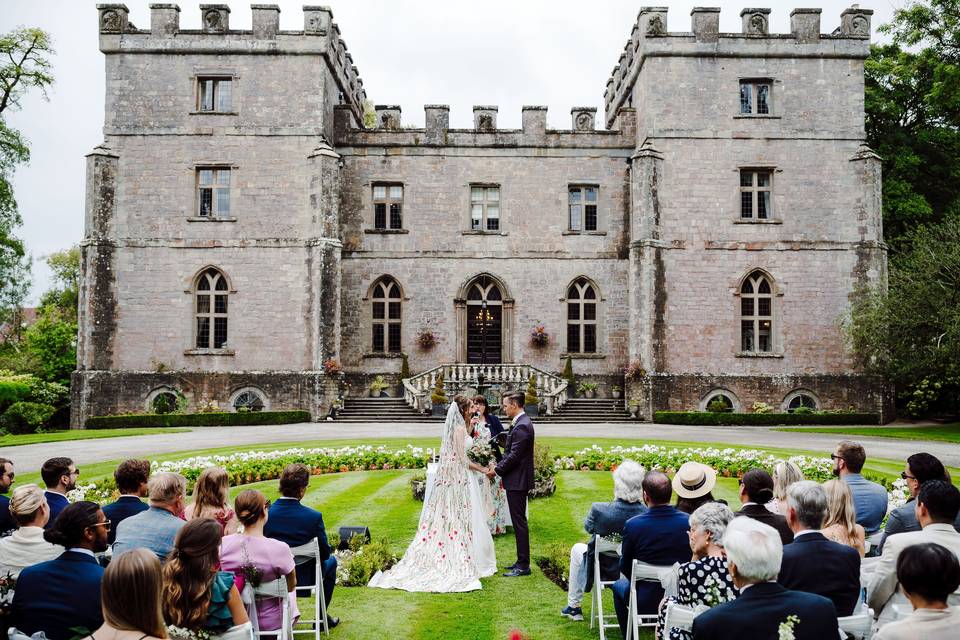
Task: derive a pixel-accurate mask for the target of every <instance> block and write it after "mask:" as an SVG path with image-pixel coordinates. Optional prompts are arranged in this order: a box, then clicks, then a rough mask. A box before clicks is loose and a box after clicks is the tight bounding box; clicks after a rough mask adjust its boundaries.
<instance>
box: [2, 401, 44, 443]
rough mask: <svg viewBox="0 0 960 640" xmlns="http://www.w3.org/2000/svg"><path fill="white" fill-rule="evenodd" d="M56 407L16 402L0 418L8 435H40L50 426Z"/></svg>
mask: <svg viewBox="0 0 960 640" xmlns="http://www.w3.org/2000/svg"><path fill="white" fill-rule="evenodd" d="M56 412H57V409H56V407H52V406H50V405H49V404H43V403H40V402H14V403H13V404H12V405H10V407H9V408H8V409H7V410H6V411H5V412H4V414H3V417H2V418H0V424H2V427H3V429H4V430H5V431H6V432H7V433H12V434H15V435H19V434H24V433H38V432H41V431H43V429H44V428H45V427H46V426H47V425H48V423H49V422H50V419H51V418H52V417H53V414H54V413H56Z"/></svg>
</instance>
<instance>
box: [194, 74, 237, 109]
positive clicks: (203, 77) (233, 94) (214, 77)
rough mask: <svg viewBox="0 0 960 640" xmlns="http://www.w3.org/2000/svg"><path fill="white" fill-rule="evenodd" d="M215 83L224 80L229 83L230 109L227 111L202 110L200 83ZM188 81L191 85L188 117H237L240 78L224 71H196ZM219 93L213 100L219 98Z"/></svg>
mask: <svg viewBox="0 0 960 640" xmlns="http://www.w3.org/2000/svg"><path fill="white" fill-rule="evenodd" d="M208 80H211V81H215V82H222V81H224V80H229V81H230V109H229V110H228V111H220V110H218V109H214V110H212V111H210V110H205V109H203V108H202V106H203V105H201V103H200V102H201V100H202V99H203V90H202V83H203V82H205V81H208ZM190 81H191V82H192V83H193V92H192V93H193V109H192V110H191V111H190V115H194V116H238V115H240V111H239V109H238V108H237V104H238V103H239V100H238V95H239V94H238V91H237V90H238V88H239V85H240V82H239V81H240V76H238V75H237V74H236V73H234V72H232V71H226V70H216V69H209V70H208V69H197V70H195V71H194V73H193V75H192V76H191V77H190ZM219 95H220V94H219V93H217V94H216V97H215V98H214V99H215V100H216V99H217V98H219Z"/></svg>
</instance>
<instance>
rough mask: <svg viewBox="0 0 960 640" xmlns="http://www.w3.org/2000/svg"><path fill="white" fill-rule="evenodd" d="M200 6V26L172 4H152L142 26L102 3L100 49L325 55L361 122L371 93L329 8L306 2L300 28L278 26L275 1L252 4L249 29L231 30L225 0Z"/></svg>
mask: <svg viewBox="0 0 960 640" xmlns="http://www.w3.org/2000/svg"><path fill="white" fill-rule="evenodd" d="M199 7H200V28H199V29H184V28H181V26H180V7H179V6H178V5H176V4H172V3H154V4H151V5H150V28H149V29H138V28H137V27H136V26H134V25H133V23H131V22H130V10H129V9H128V8H127V6H126V5H124V4H98V5H97V10H98V11H99V32H100V51H102V52H103V53H108V54H109V53H124V54H134V53H160V54H171V55H183V54H208V55H236V54H241V55H242V54H246V55H284V54H286V55H316V56H321V57H323V58H324V59H325V61H326V63H327V66H328V68H329V70H330V73H331V75H332V76H333V78H334V79H335V81H336V83H337V88H338V90H339V92H340V94H341V96H342V98H341V100H342V103H343V104H346V105H349V107H350V110H351V111H352V113H353V117H354V118H355V120H356V122H363V105H364V102H365V101H366V99H367V94H366V91H365V90H364V88H363V81H362V80H361V79H360V73H359V71H357V67H356V65H354V62H353V56H352V55H351V54H350V53H349V52H348V50H347V43H346V42H345V41H344V39H343V37H342V36H341V34H340V28H339V27H338V26H337V24H336V23H335V22H333V11H332V10H331V9H330V8H329V7H325V6H315V5H305V6H304V7H303V29H302V30H296V31H289V30H281V29H280V7H279V6H278V5H275V4H253V5H250V10H251V14H252V28H251V29H231V28H230V13H231V12H230V7H229V6H228V5H226V4H201V5H199Z"/></svg>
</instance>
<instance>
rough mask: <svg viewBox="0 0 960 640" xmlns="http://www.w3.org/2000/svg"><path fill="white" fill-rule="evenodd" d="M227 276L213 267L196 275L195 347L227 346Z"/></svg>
mask: <svg viewBox="0 0 960 640" xmlns="http://www.w3.org/2000/svg"><path fill="white" fill-rule="evenodd" d="M229 294H230V292H229V287H228V286H227V278H226V276H224V275H223V273H221V272H220V271H218V270H217V269H214V268H213V267H211V268H209V269H206V270H204V272H203V273H201V274H200V275H199V276H198V277H197V286H196V293H195V295H194V300H195V304H194V315H195V316H196V319H197V323H196V326H197V349H226V348H227V308H228V306H227V298H228V297H229Z"/></svg>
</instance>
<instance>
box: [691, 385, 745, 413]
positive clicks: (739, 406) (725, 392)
mask: <svg viewBox="0 0 960 640" xmlns="http://www.w3.org/2000/svg"><path fill="white" fill-rule="evenodd" d="M717 396H726V397H727V398H728V399H729V400H730V404H731V405H732V406H733V413H743V403H742V402H741V401H740V398H739V397H737V394H735V393H734V392H733V391H730V389H728V388H727V387H714V388H713V389H711V390H710V391H707V392H706V393H705V394H703V396H701V397H700V404H699V405H697V410H698V411H706V410H707V407H708V406H709V405H710V403H711V402H712V401H713V399H714V398H716V397H717Z"/></svg>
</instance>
